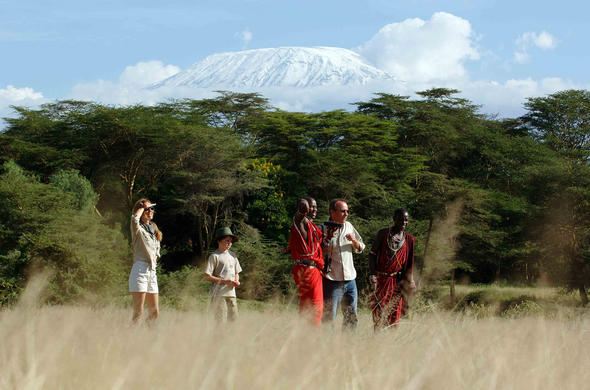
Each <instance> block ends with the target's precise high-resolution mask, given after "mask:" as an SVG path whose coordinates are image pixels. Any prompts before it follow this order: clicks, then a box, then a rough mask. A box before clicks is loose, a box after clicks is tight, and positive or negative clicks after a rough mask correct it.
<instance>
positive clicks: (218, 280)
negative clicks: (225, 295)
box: [203, 274, 231, 284]
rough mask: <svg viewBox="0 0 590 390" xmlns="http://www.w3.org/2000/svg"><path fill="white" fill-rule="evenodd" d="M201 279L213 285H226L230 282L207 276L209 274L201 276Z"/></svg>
mask: <svg viewBox="0 0 590 390" xmlns="http://www.w3.org/2000/svg"><path fill="white" fill-rule="evenodd" d="M203 278H204V279H205V280H206V281H208V282H211V283H215V284H227V283H228V282H231V280H228V279H223V278H220V277H217V276H213V275H209V274H203Z"/></svg>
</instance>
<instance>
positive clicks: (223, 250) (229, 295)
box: [204, 227, 242, 322]
mask: <svg viewBox="0 0 590 390" xmlns="http://www.w3.org/2000/svg"><path fill="white" fill-rule="evenodd" d="M237 240H238V237H236V236H234V235H233V233H232V231H231V230H230V228H228V227H222V228H219V229H217V230H216V231H215V241H216V242H217V250H216V251H215V252H213V253H212V254H211V255H210V256H209V259H208V260H207V268H206V269H205V275H204V277H205V280H207V281H209V282H211V292H210V295H211V306H212V307H213V310H214V311H215V317H216V318H217V319H218V320H219V321H222V322H223V321H225V320H227V319H229V320H230V321H235V320H236V318H237V317H238V304H237V301H236V287H238V286H239V285H240V281H239V280H240V276H239V273H240V272H241V271H242V267H240V262H239V261H238V258H237V257H236V254H235V253H234V252H232V251H230V250H229V248H231V246H232V244H233V243H234V242H236V241H237Z"/></svg>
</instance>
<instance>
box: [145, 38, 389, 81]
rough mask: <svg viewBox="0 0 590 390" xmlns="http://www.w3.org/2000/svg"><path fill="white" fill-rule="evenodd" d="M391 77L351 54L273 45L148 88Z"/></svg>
mask: <svg viewBox="0 0 590 390" xmlns="http://www.w3.org/2000/svg"><path fill="white" fill-rule="evenodd" d="M393 79H394V77H393V76H391V75H390V74H388V73H386V72H384V71H382V70H379V69H377V68H375V67H374V66H372V65H370V64H369V63H368V62H367V61H366V60H365V59H364V58H363V57H361V56H360V55H359V54H357V53H355V52H353V51H351V50H347V49H342V48H336V47H278V48H269V49H255V50H245V51H238V52H229V53H219V54H213V55H210V56H208V57H206V58H205V59H203V60H202V61H199V62H197V63H195V64H193V65H192V66H190V67H188V68H187V69H185V70H183V71H181V72H179V73H177V74H175V75H174V76H172V77H169V78H167V79H165V80H163V81H161V82H159V83H156V84H154V86H153V87H152V88H158V87H197V88H240V89H242V88H265V87H287V86H288V87H300V88H306V87H316V86H327V85H364V84H368V83H370V82H374V81H379V80H393Z"/></svg>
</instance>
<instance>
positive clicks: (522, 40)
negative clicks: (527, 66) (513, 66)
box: [514, 30, 558, 64]
mask: <svg viewBox="0 0 590 390" xmlns="http://www.w3.org/2000/svg"><path fill="white" fill-rule="evenodd" d="M557 44H558V41H557V39H556V38H555V37H554V36H553V35H551V34H549V33H548V32H547V31H545V30H543V31H541V32H540V33H538V34H537V33H535V32H531V31H528V32H525V33H523V34H522V35H521V36H519V37H518V38H517V39H516V50H515V51H514V61H516V62H517V63H519V64H524V63H526V62H528V61H529V60H530V59H531V56H530V54H529V49H530V48H531V47H532V46H535V47H538V48H539V49H541V50H553V49H555V48H556V47H557Z"/></svg>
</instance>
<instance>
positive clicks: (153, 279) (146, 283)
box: [129, 261, 158, 294]
mask: <svg viewBox="0 0 590 390" xmlns="http://www.w3.org/2000/svg"><path fill="white" fill-rule="evenodd" d="M129 292H144V293H149V294H157V293H158V277H157V276H156V270H152V269H151V268H150V265H149V264H148V263H144V262H143V261H136V262H135V263H133V268H131V273H130V274H129Z"/></svg>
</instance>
